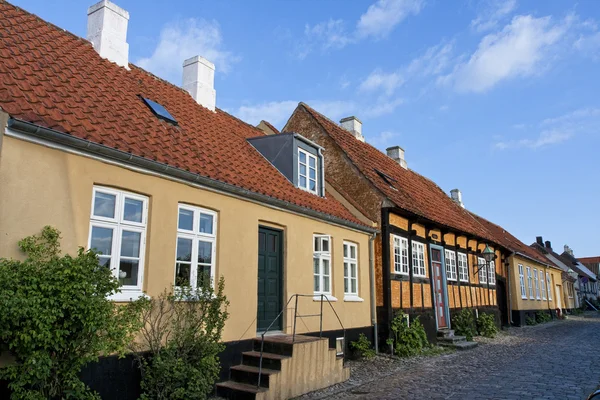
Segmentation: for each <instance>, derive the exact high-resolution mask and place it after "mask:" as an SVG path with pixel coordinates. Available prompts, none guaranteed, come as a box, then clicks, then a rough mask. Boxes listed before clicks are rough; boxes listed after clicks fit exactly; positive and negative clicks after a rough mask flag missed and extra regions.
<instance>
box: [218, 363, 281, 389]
mask: <svg viewBox="0 0 600 400" xmlns="http://www.w3.org/2000/svg"><path fill="white" fill-rule="evenodd" d="M229 371H230V374H231V380H232V381H234V382H240V383H247V384H250V385H258V375H259V374H258V372H259V368H258V367H253V366H251V365H234V366H233V367H231V368H229ZM278 373H279V371H277V370H274V369H269V368H263V369H262V373H261V376H260V386H261V387H264V388H268V387H269V381H270V378H271V376H273V375H275V374H278Z"/></svg>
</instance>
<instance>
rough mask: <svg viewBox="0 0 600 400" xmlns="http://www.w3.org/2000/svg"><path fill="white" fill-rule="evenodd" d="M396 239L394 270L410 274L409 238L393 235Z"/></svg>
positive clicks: (398, 272)
mask: <svg viewBox="0 0 600 400" xmlns="http://www.w3.org/2000/svg"><path fill="white" fill-rule="evenodd" d="M392 238H393V239H394V272H395V273H397V274H402V275H408V268H409V266H408V240H407V239H406V238H403V237H400V236H396V235H392Z"/></svg>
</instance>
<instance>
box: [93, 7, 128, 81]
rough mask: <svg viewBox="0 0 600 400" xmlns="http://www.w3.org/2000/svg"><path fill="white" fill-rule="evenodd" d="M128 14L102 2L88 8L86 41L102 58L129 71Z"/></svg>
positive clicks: (119, 8)
mask: <svg viewBox="0 0 600 400" xmlns="http://www.w3.org/2000/svg"><path fill="white" fill-rule="evenodd" d="M128 23H129V13H128V12H127V11H125V10H124V9H122V8H121V7H119V6H117V5H116V4H114V3H111V2H110V1H108V0H102V1H100V2H99V3H96V4H94V5H93V6H91V7H90V8H88V21H87V39H88V40H89V41H90V42H92V44H93V45H94V49H95V50H96V51H97V52H98V54H100V56H101V57H102V58H106V59H107V60H109V61H112V62H114V63H115V64H117V65H119V66H121V67H125V68H127V69H129V66H128V65H129V44H127V24H128Z"/></svg>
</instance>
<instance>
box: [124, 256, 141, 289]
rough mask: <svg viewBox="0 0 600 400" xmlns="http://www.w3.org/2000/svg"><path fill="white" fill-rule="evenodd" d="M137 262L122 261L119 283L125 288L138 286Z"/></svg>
mask: <svg viewBox="0 0 600 400" xmlns="http://www.w3.org/2000/svg"><path fill="white" fill-rule="evenodd" d="M139 264H140V263H139V261H137V260H121V262H120V263H119V281H120V282H121V284H122V285H125V286H137V283H138V268H139Z"/></svg>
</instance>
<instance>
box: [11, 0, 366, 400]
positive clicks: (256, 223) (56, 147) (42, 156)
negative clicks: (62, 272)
mask: <svg viewBox="0 0 600 400" xmlns="http://www.w3.org/2000/svg"><path fill="white" fill-rule="evenodd" d="M99 11H102V13H103V15H104V16H99ZM88 13H89V15H88V24H89V25H94V26H95V27H97V28H98V27H99V29H100V34H99V37H95V36H94V37H92V38H91V40H92V43H93V45H92V43H90V42H88V41H86V40H83V39H81V38H78V37H76V36H74V35H72V34H70V33H68V32H65V31H64V30H62V29H59V28H57V27H55V26H53V25H50V24H48V23H47V22H45V21H43V20H41V19H39V18H38V17H36V16H34V15H31V14H29V13H27V12H25V11H23V10H22V9H19V8H16V7H14V6H12V5H10V4H7V3H5V2H2V3H0V14H1V15H3V17H4V21H5V24H4V26H5V27H6V31H5V32H4V34H3V35H2V36H1V37H0V40H2V41H3V43H2V45H1V46H0V53H2V54H0V63H1V64H2V65H0V232H2V234H1V237H0V257H14V258H20V257H22V255H21V254H19V252H18V249H17V242H18V241H19V240H20V239H22V238H23V237H25V236H28V235H31V234H34V233H37V232H39V231H40V229H41V228H42V227H43V226H45V225H52V226H54V227H56V228H58V229H59V230H60V231H61V232H62V237H63V239H62V245H63V251H65V252H68V253H74V252H75V251H77V249H78V248H79V247H84V248H94V249H96V250H98V251H100V256H99V260H100V263H101V264H102V265H105V266H107V267H109V268H111V270H112V271H113V273H114V275H115V277H117V278H118V279H119V280H120V281H121V283H122V285H123V286H122V293H119V294H117V295H115V296H114V298H113V299H114V300H115V301H119V302H125V301H130V299H135V298H138V297H140V296H144V295H147V296H155V295H157V294H159V293H161V292H162V291H163V290H165V289H169V288H172V287H173V285H178V284H180V283H183V284H186V285H192V286H195V285H197V284H198V283H199V282H200V281H201V280H202V279H206V278H207V277H210V279H212V280H213V281H214V280H215V279H217V278H218V277H224V278H225V294H226V296H227V297H228V299H229V301H230V304H231V305H230V308H229V312H230V318H229V320H228V321H227V322H226V325H225V331H224V337H223V340H224V341H225V342H226V346H227V347H226V351H225V352H224V353H223V355H222V356H221V361H222V366H223V368H222V373H221V377H222V379H227V378H229V376H230V374H229V368H228V367H230V366H232V371H233V370H234V369H235V368H238V367H237V366H236V365H237V364H239V363H240V361H241V362H242V363H243V364H244V365H242V366H240V367H239V368H238V369H237V370H236V371H244V372H247V374H245V375H244V379H249V381H242V382H239V385H237V386H236V387H238V389H239V388H240V387H242V388H243V387H244V386H243V385H244V384H246V385H247V386H250V387H251V389H252V390H255V389H253V388H254V386H252V385H249V383H253V382H254V381H255V380H256V377H257V368H256V367H254V364H253V363H254V362H255V361H256V360H253V357H254V358H256V355H254V354H253V353H252V350H253V349H254V348H255V346H256V343H257V336H260V334H261V333H263V332H265V331H266V330H267V329H269V331H270V333H272V332H275V333H279V335H280V336H278V337H279V338H280V339H281V340H288V339H286V338H287V336H285V335H286V334H291V333H292V332H293V331H294V330H295V332H296V333H298V334H306V335H312V336H315V335H316V336H319V335H323V337H324V338H326V339H323V340H324V342H323V340H317V341H316V342H315V343H316V344H314V346H317V347H316V349H317V350H315V351H317V353H316V354H317V356H316V357H313V359H309V358H301V360H303V361H302V363H304V364H297V363H298V362H300V361H294V362H295V363H296V364H294V365H295V367H294V368H301V369H305V370H306V371H317V370H318V371H321V372H322V373H321V374H320V376H316V377H315V376H312V379H311V382H312V383H311V385H312V386H311V385H304V386H302V385H300V386H299V385H297V384H296V383H294V382H295V381H294V376H292V375H289V371H287V372H286V370H285V366H284V364H285V363H283V362H282V363H280V365H279V367H280V368H282V370H281V371H278V373H277V374H276V373H275V372H271V374H272V376H271V384H272V385H271V391H270V392H268V391H266V390H263V392H265V393H267V392H268V393H274V394H267V395H265V396H267V397H265V398H277V397H279V396H282V397H285V396H293V395H298V394H301V393H302V391H303V390H314V389H317V388H319V387H322V386H324V385H327V384H332V383H335V382H339V381H340V380H343V379H346V378H347V377H348V370H347V368H343V366H342V361H341V360H337V359H336V353H335V352H333V353H332V352H330V351H329V350H328V347H336V346H339V349H341V350H342V351H343V349H344V345H345V343H344V342H342V341H340V338H343V337H344V333H345V337H346V342H349V341H351V340H356V338H357V337H358V335H359V334H360V333H365V334H366V335H367V336H368V337H370V338H372V336H373V332H372V320H373V318H374V313H373V311H372V309H371V306H372V301H371V298H372V294H373V293H374V292H373V289H372V280H371V273H370V271H372V268H371V266H372V264H371V263H370V260H371V259H372V255H373V252H372V240H371V239H372V237H373V235H374V233H375V232H376V230H375V229H374V228H373V224H372V223H371V222H370V221H369V220H368V219H367V218H365V217H360V216H357V215H356V213H352V212H350V211H349V210H348V209H347V207H346V206H345V205H344V204H343V203H342V202H341V201H339V200H337V199H336V198H338V197H340V198H341V196H339V195H338V194H337V193H336V192H335V190H334V189H333V188H332V187H329V186H328V185H327V184H326V182H325V180H324V167H325V162H324V155H323V153H322V151H321V150H322V149H321V148H320V147H319V146H318V145H316V144H314V143H312V142H310V141H309V140H307V139H305V138H303V137H301V136H300V135H292V136H287V137H284V136H278V137H274V136H265V135H264V133H263V132H262V131H261V130H259V129H257V128H255V127H252V126H250V125H248V124H246V123H244V122H242V121H240V120H238V119H236V118H235V117H233V116H231V115H229V114H228V113H226V112H225V111H222V110H220V109H218V108H216V107H215V102H216V97H215V96H216V95H215V90H214V88H213V83H214V65H213V64H212V63H210V62H209V61H207V60H205V59H203V58H202V57H194V58H191V59H188V60H186V61H185V62H184V66H183V76H184V79H183V81H184V87H183V88H179V87H176V86H174V85H172V84H170V83H168V82H166V81H163V80H161V79H159V78H157V77H156V76H154V75H152V74H150V73H148V72H146V71H144V70H142V69H141V68H139V67H137V66H135V65H133V64H130V63H128V60H127V51H126V49H127V46H126V42H125V34H126V31H125V32H121V34H122V35H117V36H115V37H113V38H112V40H114V41H115V42H114V43H112V44H111V46H109V47H107V46H106V45H103V44H102V42H101V41H102V40H103V39H102V38H103V37H104V36H103V35H113V34H115V35H116V34H117V33H119V32H117V33H115V32H113V31H110V30H107V31H103V29H105V28H106V26H111V24H112V25H114V26H117V27H119V29H122V28H124V29H125V30H126V28H127V19H128V17H129V15H128V13H127V12H126V11H125V10H122V9H121V8H119V7H117V6H116V5H114V4H112V3H110V2H101V3H98V4H96V5H94V6H92V7H90V9H89V10H88ZM107 29H108V28H107ZM8 49H10V50H8ZM32 49H35V51H32ZM119 49H120V50H123V49H125V50H124V51H118V50H119ZM7 51H9V52H10V57H9V56H7V54H5V52H7ZM98 53H99V54H98ZM182 61H183V60H182ZM272 139H275V140H272ZM348 206H349V205H348ZM296 295H302V297H295V296H296ZM290 300H292V301H291V302H290ZM310 315H313V317H309V316H310ZM303 316H304V317H303ZM338 317H339V319H338ZM268 340H270V339H268ZM305 342H306V343H312V342H310V341H308V342H307V341H306V340H305ZM306 343H305V344H303V345H305V346H309V344H306ZM322 343H325V344H322ZM293 346H295V344H293ZM319 346H320V347H319ZM313 350H314V349H313ZM290 351H291V350H290ZM243 352H245V354H244V357H243V358H242V353H243ZM332 354H333V355H332ZM287 355H289V354H287ZM275 356H277V355H275ZM275 356H273V357H275ZM331 357H333V359H332V360H330V358H331ZM283 358H286V357H283ZM275 359H277V360H279V358H277V357H275ZM338 361H339V362H338ZM290 363H292V361H289V362H288V364H285V365H288V366H291V365H292V364H290ZM319 363H320V364H319ZM290 368H291V367H290ZM279 372H280V373H279ZM311 373H313V372H311ZM298 374H300V372H298ZM275 375H277V376H278V378H276V377H275ZM231 376H232V379H234V378H235V376H234V374H233V372H232V375H231ZM297 376H301V375H297ZM282 377H287V378H285V379H287V383H288V385H287V386H286V381H285V380H284V378H282ZM264 381H268V380H267V378H264ZM273 382H279V383H278V385H280V386H277V388H275V386H274V383H273ZM95 386H96V387H98V388H99V389H101V390H110V388H109V386H110V384H108V383H107V382H102V385H98V384H96V385H95ZM233 386H235V385H233ZM103 387H104V388H103ZM225 389H227V390H229V391H228V392H227V393H228V395H229V394H231V395H235V394H234V393H233V394H232V393H230V392H231V391H230V389H231V388H228V387H225ZM227 390H226V391H227ZM240 390H241V389H240ZM249 390H250V389H249ZM101 394H102V393H101ZM269 396H270V397H269Z"/></svg>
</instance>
